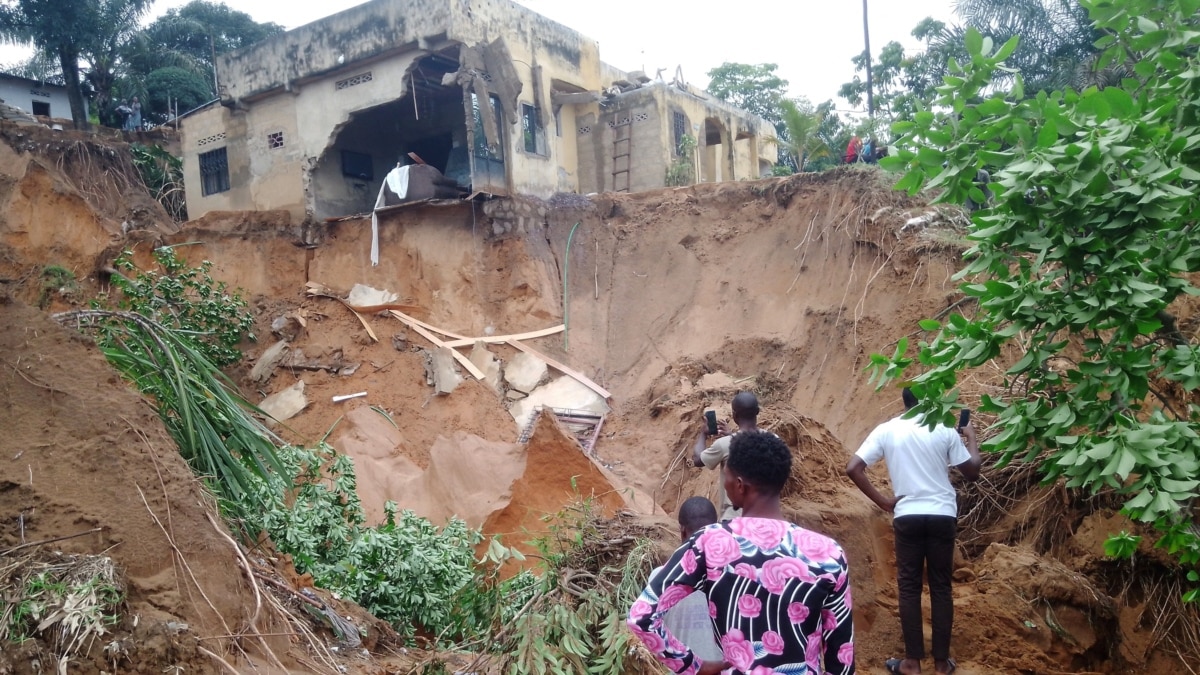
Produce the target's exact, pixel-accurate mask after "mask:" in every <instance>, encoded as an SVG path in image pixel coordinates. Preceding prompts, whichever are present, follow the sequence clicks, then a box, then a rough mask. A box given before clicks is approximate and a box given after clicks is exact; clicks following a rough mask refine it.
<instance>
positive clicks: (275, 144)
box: [267, 131, 283, 150]
mask: <svg viewBox="0 0 1200 675" xmlns="http://www.w3.org/2000/svg"><path fill="white" fill-rule="evenodd" d="M267 147H268V148H270V149H271V150H274V149H275V148H282V147H283V132H282V131H276V132H275V133H273V134H267Z"/></svg>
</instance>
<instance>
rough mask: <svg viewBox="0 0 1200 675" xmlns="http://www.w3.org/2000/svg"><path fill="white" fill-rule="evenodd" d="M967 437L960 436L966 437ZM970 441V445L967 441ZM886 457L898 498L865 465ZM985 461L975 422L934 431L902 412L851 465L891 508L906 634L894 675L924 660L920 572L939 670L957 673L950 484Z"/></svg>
mask: <svg viewBox="0 0 1200 675" xmlns="http://www.w3.org/2000/svg"><path fill="white" fill-rule="evenodd" d="M902 394H903V399H904V409H905V410H906V411H907V410H911V409H912V408H913V406H915V405H917V397H916V396H915V395H914V394H913V393H912V391H910V390H909V389H908V388H905V389H904V391H903V392H902ZM960 435H961V438H960ZM964 440H965V441H966V443H965V444H964V442H963V441H964ZM881 459H882V460H884V461H885V462H887V468H888V475H889V476H891V480H892V490H893V493H894V495H893V496H892V497H885V496H883V494H882V493H880V492H879V490H878V489H876V487H875V486H874V485H872V484H871V481H870V479H869V478H867V467H868V466H870V465H872V464H875V463H876V462H878V461H879V460H881ZM982 465H983V459H982V458H981V457H980V456H979V444H978V441H977V439H976V437H975V427H974V426H972V425H971V424H967V425H966V426H964V427H962V428H960V429H959V430H958V432H957V433H955V431H954V430H953V429H951V428H950V427H947V426H941V425H939V426H937V427H935V428H933V429H930V428H929V427H928V426H926V425H925V422H924V420H923V419H922V418H921V417H920V416H916V417H909V418H905V417H904V415H901V416H900V417H896V418H894V419H891V420H888V421H887V422H884V423H883V424H880V425H879V426H877V427H875V429H874V430H873V431H872V432H871V433H870V435H869V436H867V440H865V441H863V444H862V446H861V447H859V449H858V452H856V453H855V454H854V457H851V458H850V463H849V464H847V465H846V475H847V476H849V477H850V479H851V480H853V481H854V484H855V485H857V486H858V489H859V490H862V492H863V494H865V495H866V496H867V497H868V498H870V500H871V501H873V502H875V504H876V505H877V506H879V508H881V509H883V510H884V511H887V512H888V513H892V514H894V515H895V518H894V519H893V520H892V530H893V532H894V534H895V538H896V585H897V587H898V589H899V592H900V631H901V633H902V634H903V636H904V657H905V658H903V659H888V660H887V661H886V662H885V664H884V665H885V667H886V668H887V671H888V672H889V673H900V674H903V675H918V674H919V673H920V672H921V660H922V659H924V658H925V635H924V632H923V630H922V626H923V620H922V618H921V593H922V585H923V584H922V577H923V576H928V578H929V600H930V608H931V609H930V623H932V624H933V649H932V650H931V651H932V653H933V660H934V671H935V672H936V673H939V675H947V674H948V673H953V672H954V670H955V668H956V664H955V663H954V660H953V659H951V658H950V635H951V631H952V628H953V625H954V598H953V595H952V593H951V575H952V574H953V572H954V539H955V536H956V535H957V530H958V504H957V500H956V495H955V492H954V486H953V485H951V484H950V472H949V467H951V466H953V467H956V468H957V469H958V470H959V471H960V472H961V473H962V475H963V477H964V478H966V479H967V480H968V481H975V480H978V479H979V469H980V467H981V466H982Z"/></svg>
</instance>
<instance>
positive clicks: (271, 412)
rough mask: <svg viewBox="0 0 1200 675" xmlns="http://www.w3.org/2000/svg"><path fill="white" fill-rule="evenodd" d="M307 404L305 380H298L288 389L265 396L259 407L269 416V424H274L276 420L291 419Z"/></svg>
mask: <svg viewBox="0 0 1200 675" xmlns="http://www.w3.org/2000/svg"><path fill="white" fill-rule="evenodd" d="M307 405H308V397H306V396H305V395H304V380H298V381H297V382H296V384H293V385H292V386H290V387H288V388H287V389H284V390H283V391H280V392H277V393H274V394H271V395H270V396H268V397H266V398H264V399H263V401H262V403H259V404H258V408H259V410H262V411H263V412H265V413H266V414H267V415H268V416H269V418H268V419H267V424H268V425H273V424H274V423H275V422H283V421H285V420H290V419H291V418H293V417H295V416H296V415H299V414H300V411H301V410H304V408H305V407H306V406H307Z"/></svg>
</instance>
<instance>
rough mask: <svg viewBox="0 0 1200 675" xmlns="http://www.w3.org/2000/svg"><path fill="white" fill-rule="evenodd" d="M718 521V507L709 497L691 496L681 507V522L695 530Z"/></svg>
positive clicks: (689, 529) (690, 530)
mask: <svg viewBox="0 0 1200 675" xmlns="http://www.w3.org/2000/svg"><path fill="white" fill-rule="evenodd" d="M715 522H717V507H715V506H713V503H712V502H710V501H709V500H708V498H707V497H690V498H688V499H687V501H685V502H683V504H682V505H680V507H679V524H680V525H682V526H683V527H684V528H685V529H687V530H688V531H689V532H695V531H696V530H699V529H701V528H703V527H705V526H707V525H712V524H713V523H715Z"/></svg>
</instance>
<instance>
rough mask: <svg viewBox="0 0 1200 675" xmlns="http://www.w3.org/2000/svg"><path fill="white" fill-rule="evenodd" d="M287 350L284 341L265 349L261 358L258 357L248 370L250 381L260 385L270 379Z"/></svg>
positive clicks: (286, 344)
mask: <svg viewBox="0 0 1200 675" xmlns="http://www.w3.org/2000/svg"><path fill="white" fill-rule="evenodd" d="M287 350H288V343H287V341H286V340H280V341H278V342H276V343H275V344H273V345H271V346H270V347H267V350H266V351H264V352H263V353H262V356H260V357H258V362H256V363H255V364H254V367H253V368H251V369H250V380H251V381H253V382H258V383H260V384H261V383H263V382H266V381H267V380H269V379H271V375H272V374H274V372H275V368H277V367H278V366H279V364H280V363H282V362H283V357H284V356H285V355H286V354H287Z"/></svg>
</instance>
